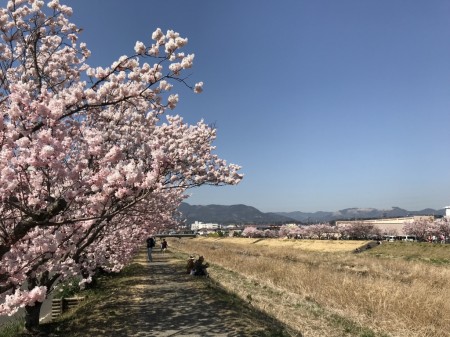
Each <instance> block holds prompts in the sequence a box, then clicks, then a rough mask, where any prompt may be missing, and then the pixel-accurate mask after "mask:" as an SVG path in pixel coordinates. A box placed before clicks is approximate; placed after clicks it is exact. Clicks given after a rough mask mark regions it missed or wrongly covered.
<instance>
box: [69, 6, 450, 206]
mask: <svg viewBox="0 0 450 337" xmlns="http://www.w3.org/2000/svg"><path fill="white" fill-rule="evenodd" d="M62 2H63V3H66V4H69V5H70V6H72V7H73V9H74V16H73V18H72V19H73V21H74V22H75V23H77V24H78V25H79V26H81V27H83V28H84V32H83V33H82V36H81V41H85V42H87V43H88V47H89V48H90V49H91V50H92V54H93V57H92V58H91V60H90V63H91V65H108V64H109V63H110V62H111V61H113V60H114V59H116V58H117V57H118V56H120V55H123V54H131V53H132V51H133V47H134V43H135V41H136V40H140V41H143V42H144V43H145V42H149V41H150V36H151V33H152V32H153V30H154V29H155V28H157V27H160V28H162V29H163V30H164V31H165V30H167V29H174V30H176V31H178V32H180V33H181V35H182V36H186V37H188V38H189V45H188V48H187V51H189V52H194V53H195V54H196V58H195V66H194V68H193V72H192V77H191V78H192V83H194V82H198V81H200V80H201V81H204V82H205V87H204V89H205V91H204V93H203V94H202V95H192V94H190V93H189V92H188V91H187V90H184V89H180V90H179V91H178V92H179V93H180V96H181V97H180V104H179V106H178V109H177V110H176V112H177V113H179V114H181V115H183V116H185V118H186V119H187V120H188V121H190V122H195V121H197V120H199V119H201V118H204V119H205V120H206V121H207V122H208V123H215V125H216V127H217V128H218V139H217V141H216V145H217V153H218V154H219V155H220V156H221V157H223V158H225V159H227V160H228V161H229V162H233V163H237V164H240V165H242V167H243V169H242V172H243V173H244V174H245V179H244V180H243V181H242V183H241V184H240V185H239V186H233V187H220V188H210V187H206V188H203V187H202V188H198V189H194V190H191V191H190V192H191V193H192V196H191V197H190V198H189V199H188V200H187V202H189V203H191V204H200V205H205V204H223V205H231V204H239V203H242V204H246V205H250V206H254V207H256V208H258V209H260V210H262V211H266V212H268V211H304V212H313V211H318V210H324V211H335V210H339V209H343V208H349V207H375V208H384V209H388V208H390V207H391V206H398V207H402V208H406V209H408V210H420V209H423V208H426V207H432V208H441V207H443V206H446V205H448V204H450V155H449V145H450V130H449V128H450V1H448V0H444V1H440V0H433V1H425V0H422V1H414V0H372V1H369V0H366V1H361V0H343V1H341V0H340V1H335V0H317V1H313V0H309V1H303V0H283V1H261V0H246V1H237V0H227V1H219V0H215V1H208V0H203V1H196V0H193V1H185V0H177V1H153V0H145V1H144V0H140V1H133V0H129V1H122V0H95V1H87V0H83V1H80V0H77V1H74V0H72V1H66V2H64V1H62Z"/></svg>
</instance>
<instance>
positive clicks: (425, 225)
mask: <svg viewBox="0 0 450 337" xmlns="http://www.w3.org/2000/svg"><path fill="white" fill-rule="evenodd" d="M430 225H431V221H427V220H423V219H422V220H416V221H412V222H406V223H405V224H404V225H403V232H405V233H406V234H407V235H414V236H416V238H417V240H419V241H425V240H426V238H427V236H428V235H429V234H430Z"/></svg>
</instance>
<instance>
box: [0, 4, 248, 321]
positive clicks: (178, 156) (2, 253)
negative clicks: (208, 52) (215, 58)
mask: <svg viewBox="0 0 450 337" xmlns="http://www.w3.org/2000/svg"><path fill="white" fill-rule="evenodd" d="M71 14H72V9H71V8H70V7H68V6H66V5H62V4H60V3H59V1H58V0H52V1H50V2H48V3H47V5H46V6H45V4H44V1H40V0H15V1H14V0H12V1H9V2H8V4H7V7H6V8H3V9H0V33H1V34H0V109H1V111H2V117H0V141H1V142H0V211H1V212H0V214H1V217H0V261H1V263H0V315H11V314H13V313H14V312H16V311H17V310H18V308H20V307H25V309H26V313H27V315H26V327H27V328H30V329H31V328H33V327H35V326H36V325H37V324H38V318H39V310H40V306H41V303H42V301H43V300H44V298H45V297H46V295H47V294H48V293H49V292H50V291H52V289H53V287H54V285H55V284H56V282H58V281H59V280H63V279H64V278H68V277H72V276H74V275H81V276H82V277H83V280H84V282H89V280H90V278H91V277H92V275H94V273H95V272H96V270H97V269H98V268H103V269H107V270H111V271H118V270H120V269H121V268H122V267H123V266H124V265H125V264H126V263H127V262H128V261H129V260H130V259H131V258H132V256H133V254H134V253H135V252H136V249H137V248H138V247H139V245H140V243H142V240H143V238H145V236H146V235H147V234H148V233H150V232H152V231H155V230H157V229H158V228H161V227H162V226H165V225H168V224H170V223H171V222H173V215H174V212H175V211H176V209H177V206H178V205H179V203H180V202H181V201H182V200H183V198H184V192H185V190H186V189H187V188H190V187H194V186H200V185H204V184H211V185H224V184H237V183H238V182H239V181H240V180H241V178H242V175H241V174H239V172H238V171H239V169H240V167H239V166H236V165H233V164H227V163H226V161H224V160H222V159H220V158H219V157H218V156H217V155H215V154H214V153H213V151H214V146H212V142H213V141H214V139H215V137H216V131H215V130H214V129H213V128H211V127H209V126H208V125H206V124H205V123H204V122H203V121H200V122H199V123H197V124H196V125H188V124H186V123H185V122H184V121H183V119H182V118H181V117H180V116H178V115H175V116H168V115H166V114H165V112H166V111H167V110H168V109H169V110H173V109H174V108H175V107H176V105H177V102H178V100H179V96H178V94H175V93H171V89H172V88H173V86H174V85H175V84H181V85H184V86H186V87H187V88H190V89H192V91H194V92H195V93H199V92H201V91H202V87H203V83H202V82H199V83H197V84H194V85H192V86H191V85H190V84H189V83H187V82H186V80H185V77H183V74H184V72H185V71H186V69H189V68H191V67H192V65H193V60H194V54H185V53H184V52H183V51H182V49H183V48H184V47H185V46H186V44H187V42H188V40H187V39H186V38H182V37H180V35H179V34H178V33H176V32H174V31H171V30H169V31H167V32H166V33H163V32H162V31H161V30H160V29H157V30H156V31H155V32H154V33H153V34H152V36H151V38H152V39H151V41H150V42H149V44H145V43H143V42H139V41H138V42H136V44H135V46H134V52H133V53H132V54H131V55H130V56H121V57H119V58H118V59H117V60H116V61H115V62H113V63H112V64H111V65H109V66H107V67H96V68H93V67H91V66H89V64H88V63H87V60H88V58H89V56H90V53H91V52H90V50H89V49H88V48H87V46H86V44H85V43H82V42H81V43H80V42H79V41H78V39H79V33H80V29H79V28H78V27H77V26H76V25H75V24H73V23H71V22H70V21H69V19H68V18H69V17H70V15H71Z"/></svg>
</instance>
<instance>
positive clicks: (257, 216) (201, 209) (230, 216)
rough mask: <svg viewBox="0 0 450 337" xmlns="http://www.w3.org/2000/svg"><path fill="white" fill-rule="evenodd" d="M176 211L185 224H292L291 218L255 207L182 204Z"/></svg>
mask: <svg viewBox="0 0 450 337" xmlns="http://www.w3.org/2000/svg"><path fill="white" fill-rule="evenodd" d="M178 210H179V211H180V212H181V213H182V214H183V218H184V219H186V222H187V224H189V225H190V224H192V223H194V222H195V221H201V222H206V223H219V224H232V223H233V224H244V223H255V224H267V223H282V222H293V221H295V220H294V219H293V218H290V217H287V216H284V215H282V214H277V213H263V212H261V211H259V210H257V209H256V208H255V207H251V206H246V205H232V206H223V205H207V206H200V205H189V204H188V203H185V202H183V203H182V204H181V205H180V207H179V208H178Z"/></svg>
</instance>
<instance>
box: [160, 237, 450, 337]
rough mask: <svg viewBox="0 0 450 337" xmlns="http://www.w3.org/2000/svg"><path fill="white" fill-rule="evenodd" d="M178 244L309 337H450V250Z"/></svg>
mask: <svg viewBox="0 0 450 337" xmlns="http://www.w3.org/2000/svg"><path fill="white" fill-rule="evenodd" d="M364 243H365V242H362V241H359V242H358V241H314V240H298V241H293V240H277V239H264V240H261V239H242V238H223V239H218V238H198V239H182V240H178V239H174V240H172V241H171V242H170V243H169V245H170V246H171V247H172V248H175V249H177V250H179V251H180V252H184V253H185V254H197V255H204V256H205V258H206V261H208V262H210V263H211V264H212V266H211V267H210V273H211V277H212V278H213V279H215V280H217V282H220V283H221V285H222V286H223V287H224V288H225V289H227V290H229V291H232V292H234V293H236V294H237V295H238V296H240V297H241V298H243V299H246V300H247V301H248V302H250V303H251V304H252V305H253V306H255V307H257V308H258V309H261V310H263V311H265V312H267V313H269V314H270V315H271V316H273V317H275V318H276V319H278V320H280V321H281V322H283V323H285V324H287V325H289V326H290V327H292V328H293V329H295V330H297V331H299V332H301V333H302V334H303V336H327V337H330V336H331V337H332V336H340V337H342V336H361V337H363V336H364V337H370V336H398V337H415V336H416V337H427V336H429V337H431V336H433V337H444V336H450V315H449V312H450V301H449V300H448V294H449V293H450V245H433V244H428V243H423V244H422V243H410V242H398V243H383V244H382V245H380V246H377V247H375V248H373V249H370V250H367V251H365V252H363V253H360V254H354V253H352V252H353V251H354V249H355V248H356V247H357V246H361V245H363V244H364Z"/></svg>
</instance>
